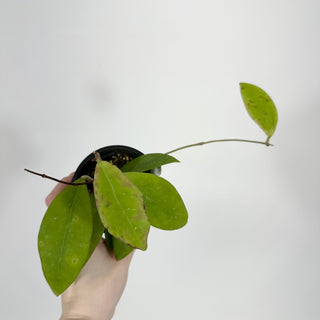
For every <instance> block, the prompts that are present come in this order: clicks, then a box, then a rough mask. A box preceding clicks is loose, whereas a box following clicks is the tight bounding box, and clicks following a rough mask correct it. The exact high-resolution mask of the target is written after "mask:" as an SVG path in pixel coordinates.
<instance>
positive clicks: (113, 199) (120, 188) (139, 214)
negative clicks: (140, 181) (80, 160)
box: [93, 160, 150, 250]
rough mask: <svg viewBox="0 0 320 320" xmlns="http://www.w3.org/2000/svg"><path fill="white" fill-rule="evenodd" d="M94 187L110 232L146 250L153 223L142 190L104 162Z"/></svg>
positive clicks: (99, 166) (98, 164)
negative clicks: (149, 218) (145, 205)
mask: <svg viewBox="0 0 320 320" xmlns="http://www.w3.org/2000/svg"><path fill="white" fill-rule="evenodd" d="M93 185H94V194H95V198H96V204H97V209H98V212H99V215H100V218H101V221H102V223H103V225H104V226H105V227H106V229H107V230H108V232H109V233H110V234H111V235H113V236H114V237H116V238H118V239H120V240H121V241H123V242H125V243H126V244H129V245H130V246H132V247H135V248H139V249H141V250H146V249H147V237H148V233H149V228H150V223H149V221H148V217H147V215H146V212H145V209H144V203H143V197H142V193H141V192H140V190H139V189H138V188H137V187H136V186H135V185H134V184H133V183H132V182H131V181H130V180H129V179H128V178H127V177H126V175H125V174H124V173H122V172H121V171H120V169H118V168H117V167H116V166H114V165H112V164H111V163H109V162H107V161H102V160H98V161H97V165H96V169H95V174H94V183H93Z"/></svg>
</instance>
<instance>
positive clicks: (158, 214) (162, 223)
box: [126, 172, 188, 230]
mask: <svg viewBox="0 0 320 320" xmlns="http://www.w3.org/2000/svg"><path fill="white" fill-rule="evenodd" d="M126 175H127V176H128V178H129V179H130V180H131V181H132V182H133V183H134V184H135V185H136V186H137V187H138V188H139V189H140V190H141V192H142V194H143V200H144V203H145V207H146V212H147V215H148V218H149V221H150V224H151V225H152V226H154V227H156V228H160V229H164V230H175V229H179V228H181V227H183V226H184V225H185V224H186V223H187V221H188V212H187V209H186V207H185V205H184V203H183V200H182V198H181V196H180V195H179V193H178V192H177V190H176V189H175V187H174V186H173V185H172V184H171V183H170V182H168V181H167V180H165V179H163V178H160V177H158V176H155V175H153V174H149V173H138V172H128V173H126Z"/></svg>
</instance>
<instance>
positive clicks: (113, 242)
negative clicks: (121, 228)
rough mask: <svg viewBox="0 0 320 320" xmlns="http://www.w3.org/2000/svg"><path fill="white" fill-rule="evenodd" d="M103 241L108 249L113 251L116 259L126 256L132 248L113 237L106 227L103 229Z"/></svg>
mask: <svg viewBox="0 0 320 320" xmlns="http://www.w3.org/2000/svg"><path fill="white" fill-rule="evenodd" d="M104 234H105V243H106V245H107V247H108V249H109V250H111V251H113V254H114V256H115V258H116V260H121V259H123V258H124V257H126V256H127V255H128V254H129V253H130V252H131V251H132V250H133V249H134V248H132V247H130V246H129V245H128V244H126V243H124V242H122V241H121V240H119V239H117V238H114V237H113V236H112V235H111V234H110V233H109V232H108V230H107V229H105V233H104Z"/></svg>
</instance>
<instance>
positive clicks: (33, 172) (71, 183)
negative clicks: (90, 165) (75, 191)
mask: <svg viewBox="0 0 320 320" xmlns="http://www.w3.org/2000/svg"><path fill="white" fill-rule="evenodd" d="M24 170H25V171H27V172H29V173H32V174H35V175H37V176H40V177H42V178H46V179H50V180H53V181H56V182H59V183H63V184H68V185H70V186H81V185H84V184H90V183H92V180H91V181H86V182H81V183H74V182H66V181H63V180H59V179H56V178H53V177H50V176H47V175H46V174H44V173H38V172H35V171H31V170H29V169H24ZM84 177H85V178H87V177H89V176H84ZM90 178H91V177H90ZM91 179H92V178H91ZM88 180H89V179H88Z"/></svg>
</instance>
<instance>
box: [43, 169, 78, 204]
mask: <svg viewBox="0 0 320 320" xmlns="http://www.w3.org/2000/svg"><path fill="white" fill-rule="evenodd" d="M73 175H74V172H72V173H70V174H69V175H68V176H67V177H64V178H62V179H61V180H62V181H66V182H71V181H72V177H73ZM66 186H67V185H66V184H63V183H58V184H57V185H56V186H55V187H54V188H53V190H52V191H51V192H50V193H49V194H48V196H47V197H46V200H45V202H46V205H47V206H48V207H49V205H50V204H51V202H52V200H53V199H54V198H55V197H56V196H57V194H58V193H60V192H61V191H62V190H63V189H64V188H65V187H66Z"/></svg>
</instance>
